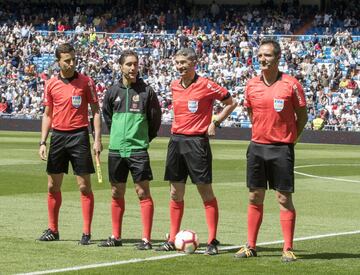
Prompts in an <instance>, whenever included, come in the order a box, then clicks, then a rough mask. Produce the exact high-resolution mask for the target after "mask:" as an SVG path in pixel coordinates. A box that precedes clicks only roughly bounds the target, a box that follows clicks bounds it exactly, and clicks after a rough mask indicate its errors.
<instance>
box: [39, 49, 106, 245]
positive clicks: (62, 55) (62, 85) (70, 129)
mask: <svg viewBox="0 0 360 275" xmlns="http://www.w3.org/2000/svg"><path fill="white" fill-rule="evenodd" d="M55 56H56V59H57V61H58V63H59V66H60V74H59V76H58V77H53V78H51V79H49V80H48V81H47V82H46V83H45V93H44V105H45V111H44V114H43V119H42V126H41V141H40V149H39V155H40V158H41V159H42V160H46V159H47V168H46V171H47V174H48V229H47V230H45V231H44V233H43V235H42V236H41V237H40V238H39V239H38V240H39V241H56V240H59V230H58V217H59V210H60V206H61V201H62V199H61V184H62V180H63V176H64V173H68V168H69V161H70V162H71V165H72V168H73V171H74V174H75V175H76V180H77V183H78V185H79V190H80V193H81V205H82V214H83V219H84V221H83V235H82V237H81V240H80V242H79V244H82V245H88V244H90V238H91V220H92V216H93V212H94V196H93V192H92V190H91V182H90V174H92V173H94V172H95V170H94V165H93V161H92V157H91V149H90V140H89V132H88V124H89V122H88V121H89V120H88V104H90V108H91V111H92V113H93V117H94V128H95V133H94V137H95V141H94V146H93V150H94V153H95V154H100V152H101V151H102V144H101V132H100V130H101V119H100V112H99V103H98V98H97V96H96V92H95V85H94V81H93V80H92V79H91V78H89V77H87V76H85V75H82V74H80V73H78V72H76V71H75V66H76V60H75V50H74V48H73V47H72V46H71V45H70V44H68V43H65V44H61V45H59V46H58V47H57V49H56V51H55ZM51 128H52V135H51V139H50V149H49V155H48V158H46V151H47V150H46V140H47V137H48V135H49V131H50V129H51Z"/></svg>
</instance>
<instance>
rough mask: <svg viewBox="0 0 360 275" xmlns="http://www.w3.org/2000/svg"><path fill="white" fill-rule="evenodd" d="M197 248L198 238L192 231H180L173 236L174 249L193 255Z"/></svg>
mask: <svg viewBox="0 0 360 275" xmlns="http://www.w3.org/2000/svg"><path fill="white" fill-rule="evenodd" d="M198 246H199V238H198V236H197V234H196V233H195V232H194V231H192V230H182V231H180V232H179V233H177V234H176V236H175V248H176V249H177V250H178V251H182V252H185V253H187V254H191V253H194V252H195V250H196V249H197V248H198Z"/></svg>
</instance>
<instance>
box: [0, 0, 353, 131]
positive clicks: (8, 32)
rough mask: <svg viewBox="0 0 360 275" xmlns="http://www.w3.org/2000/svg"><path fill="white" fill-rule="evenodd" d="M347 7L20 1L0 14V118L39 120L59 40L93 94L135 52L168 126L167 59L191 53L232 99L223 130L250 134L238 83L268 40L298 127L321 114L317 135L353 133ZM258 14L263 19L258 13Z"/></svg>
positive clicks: (255, 69)
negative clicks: (297, 87)
mask: <svg viewBox="0 0 360 275" xmlns="http://www.w3.org/2000/svg"><path fill="white" fill-rule="evenodd" d="M340 2H341V1H340ZM355 4H356V1H348V2H347V6H346V7H343V6H341V5H340V4H339V7H338V8H337V9H335V10H333V11H332V12H331V14H321V13H319V12H317V10H316V9H315V8H314V7H312V6H302V7H300V8H297V7H294V6H284V5H281V6H279V7H271V6H264V7H259V6H245V7H244V6H226V7H224V6H219V7H218V9H217V8H214V7H213V6H204V5H198V6H196V5H194V6H191V7H190V8H189V7H187V6H186V4H184V3H183V4H182V5H181V6H178V7H173V8H170V9H168V8H166V9H164V8H162V7H160V6H159V5H158V2H157V1H154V2H153V4H152V6H151V7H149V9H148V10H147V11H146V12H144V11H139V10H136V9H135V8H134V7H133V6H131V4H130V5H129V6H126V7H117V6H116V7H111V8H110V7H107V6H106V5H105V6H104V5H86V6H81V5H79V6H71V5H70V6H69V5H66V6H65V5H64V6H62V5H56V6H52V7H50V6H46V5H45V6H42V7H40V6H38V5H37V4H34V3H32V4H30V3H27V2H25V3H24V5H23V6H22V8H20V9H17V8H18V7H14V6H11V5H5V6H4V9H2V11H1V12H0V22H1V25H0V50H1V53H0V55H1V58H0V93H1V102H2V103H6V108H5V107H4V106H5V105H4V104H2V105H1V106H2V108H1V109H0V110H2V112H1V111H0V116H1V117H3V118H4V117H7V118H13V117H17V118H28V119H33V118H40V117H41V114H42V109H43V107H42V93H43V89H44V81H45V80H46V79H48V78H49V77H51V76H55V75H57V73H58V66H57V64H56V62H55V61H56V60H55V58H54V51H55V48H56V46H57V45H58V44H59V43H62V42H65V41H67V42H71V43H73V44H74V45H75V47H76V48H77V52H79V53H80V54H79V56H78V57H77V60H78V61H77V69H78V70H79V71H81V72H83V73H86V74H88V75H91V76H92V77H93V78H94V79H95V81H96V83H97V91H98V94H99V96H100V98H102V96H103V94H104V92H106V90H107V88H108V87H109V86H110V85H112V83H113V82H114V81H117V80H118V79H119V77H120V75H119V65H118V57H119V56H120V53H121V52H122V51H123V50H124V49H134V50H136V51H137V52H138V54H139V57H140V60H139V62H140V66H141V72H140V73H141V76H142V77H143V78H144V79H145V80H146V81H147V82H148V83H149V84H150V85H151V86H153V88H154V89H155V91H156V92H157V93H158V97H159V101H160V102H161V106H162V108H163V112H164V118H163V121H164V123H170V122H171V107H172V104H171V97H170V93H169V84H170V82H171V80H172V79H174V77H175V76H176V72H175V70H174V68H173V66H172V56H173V55H174V53H175V51H176V50H177V49H179V48H180V47H184V46H191V47H194V48H195V49H196V51H197V53H198V55H199V63H198V68H197V69H198V73H199V74H200V75H204V76H207V77H209V78H212V79H214V80H215V81H217V82H218V83H220V84H221V85H223V86H225V87H227V88H228V89H229V91H230V92H231V94H232V96H233V97H234V98H236V100H237V102H238V107H237V108H236V109H235V111H234V112H233V113H232V114H231V116H230V117H229V119H227V120H226V121H224V123H223V126H224V127H243V128H249V127H251V123H250V122H249V117H248V114H247V112H246V109H245V108H244V106H243V93H244V86H245V84H246V81H247V80H248V79H249V78H251V77H253V76H255V75H257V74H259V72H260V71H259V63H258V61H257V59H256V54H257V48H258V43H259V41H260V40H261V39H262V38H263V37H265V36H271V37H275V38H277V39H278V40H279V41H280V43H281V46H282V58H281V63H280V68H281V69H282V70H283V71H284V72H286V73H289V74H291V75H293V76H295V77H296V78H297V79H299V81H300V82H301V83H302V85H303V87H304V89H305V93H306V97H307V103H308V110H309V123H308V126H307V128H311V125H312V123H311V122H312V120H313V119H314V118H315V117H316V116H317V115H318V114H320V115H321V117H322V118H323V119H324V120H325V126H324V128H323V129H324V130H338V131H360V88H359V84H360V70H359V69H360V51H359V47H360V36H358V35H359V34H360V32H359V21H358V20H357V17H356V13H355V12H356V11H358V9H359V7H358V5H355ZM261 8H265V9H266V11H267V12H266V14H268V16H266V17H264V16H262V15H261V14H260V12H259V10H260V9H261ZM296 8H297V9H296ZM296 10H299V11H300V13H299V12H296ZM185 11H186V12H185ZM129 14H130V15H129ZM357 14H358V13H357ZM115 15H116V16H115ZM309 18H312V21H311V24H310V25H309V26H310V27H309V28H308V29H307V30H306V31H305V32H304V34H300V35H294V33H296V30H298V29H302V27H303V26H305V25H306V24H307V25H308V20H309ZM112 31H116V32H112ZM4 108H5V109H4ZM220 108H221V106H220V105H219V106H217V108H216V109H217V110H220Z"/></svg>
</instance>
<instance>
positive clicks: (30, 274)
mask: <svg viewBox="0 0 360 275" xmlns="http://www.w3.org/2000/svg"><path fill="white" fill-rule="evenodd" d="M354 234H360V230H358V231H350V232H338V233H329V234H323V235H315V236H308V237H300V238H295V239H294V241H307V240H315V239H322V238H329V237H335V236H344V235H354ZM283 242H284V241H282V240H279V241H272V242H263V243H258V244H257V245H259V246H261V245H272V244H280V243H283ZM240 247H241V246H224V247H219V250H220V251H226V250H233V249H239V248H240ZM185 255H186V254H182V253H176V254H170V255H162V256H154V257H149V258H142V259H141V258H140V259H130V260H124V261H116V262H109V263H100V264H91V265H83V266H73V267H67V268H61V269H50V270H44V271H34V272H29V273H18V274H16V275H40V274H51V273H59V272H68V271H77V270H83V269H91V268H99V267H107V266H114V265H123V264H131V263H139V262H147V261H157V260H163V259H170V258H175V257H181V256H185Z"/></svg>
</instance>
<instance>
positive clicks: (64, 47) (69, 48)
mask: <svg viewBox="0 0 360 275" xmlns="http://www.w3.org/2000/svg"><path fill="white" fill-rule="evenodd" d="M70 52H75V49H74V47H73V45H71V44H70V43H63V44H60V45H59V46H58V47H57V48H56V50H55V57H56V59H57V60H60V56H61V54H62V53H70Z"/></svg>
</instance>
